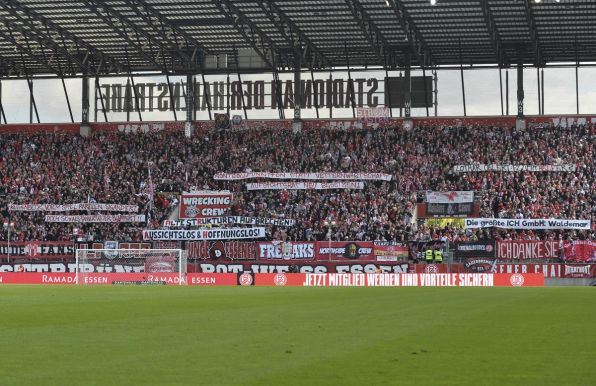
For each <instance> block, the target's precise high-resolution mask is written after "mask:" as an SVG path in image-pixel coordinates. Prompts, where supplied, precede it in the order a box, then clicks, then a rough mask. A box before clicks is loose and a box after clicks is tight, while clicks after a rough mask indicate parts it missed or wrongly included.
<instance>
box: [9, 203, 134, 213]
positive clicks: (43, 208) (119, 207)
mask: <svg viewBox="0 0 596 386" xmlns="http://www.w3.org/2000/svg"><path fill="white" fill-rule="evenodd" d="M8 210H9V211H13V212H68V211H71V210H95V211H104V212H130V213H134V212H138V211H139V207H138V206H137V205H125V204H100V203H95V202H82V203H78V204H65V205H59V204H22V205H18V204H8Z"/></svg>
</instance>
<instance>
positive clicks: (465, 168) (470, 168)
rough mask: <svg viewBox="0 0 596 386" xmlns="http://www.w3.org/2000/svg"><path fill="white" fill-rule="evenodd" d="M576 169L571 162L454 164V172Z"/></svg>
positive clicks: (571, 170) (564, 170)
mask: <svg viewBox="0 0 596 386" xmlns="http://www.w3.org/2000/svg"><path fill="white" fill-rule="evenodd" d="M575 169H576V167H575V165H573V164H564V165H501V164H488V165H487V164H474V165H455V166H454V167H453V171H454V172H455V173H474V172H510V173H515V172H567V173H572V172H574V171H575Z"/></svg>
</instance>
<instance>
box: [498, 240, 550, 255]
mask: <svg viewBox="0 0 596 386" xmlns="http://www.w3.org/2000/svg"><path fill="white" fill-rule="evenodd" d="M559 256H560V250H559V242H558V241H554V240H550V241H549V240H546V241H538V240H503V241H498V242H497V258H498V259H501V260H534V259H540V260H549V259H558V258H559Z"/></svg>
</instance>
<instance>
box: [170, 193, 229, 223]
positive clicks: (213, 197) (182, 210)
mask: <svg viewBox="0 0 596 386" xmlns="http://www.w3.org/2000/svg"><path fill="white" fill-rule="evenodd" d="M232 197H233V196H232V193H230V192H228V191H202V192H192V193H188V192H182V196H181V197H180V207H179V212H178V217H179V218H181V219H194V218H208V217H221V216H224V215H225V214H226V213H227V212H228V211H229V210H230V207H231V206H232Z"/></svg>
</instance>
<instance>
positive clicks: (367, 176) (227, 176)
mask: <svg viewBox="0 0 596 386" xmlns="http://www.w3.org/2000/svg"><path fill="white" fill-rule="evenodd" d="M213 178H214V179H216V180H224V181H237V180H249V179H252V178H268V179H274V180H355V181H360V180H371V181H391V174H385V173H335V172H321V173H292V172H288V173H269V172H246V173H217V174H216V175H214V176H213Z"/></svg>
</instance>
